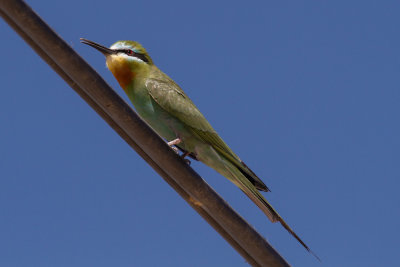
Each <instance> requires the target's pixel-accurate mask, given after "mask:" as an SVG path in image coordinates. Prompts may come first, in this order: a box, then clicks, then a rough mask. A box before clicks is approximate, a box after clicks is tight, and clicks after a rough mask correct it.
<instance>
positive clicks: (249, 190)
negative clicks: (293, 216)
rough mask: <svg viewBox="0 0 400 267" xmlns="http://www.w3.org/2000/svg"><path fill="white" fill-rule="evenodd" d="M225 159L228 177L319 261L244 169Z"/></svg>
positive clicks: (272, 220) (271, 219)
mask: <svg viewBox="0 0 400 267" xmlns="http://www.w3.org/2000/svg"><path fill="white" fill-rule="evenodd" d="M222 159H223V160H224V165H225V166H226V168H227V170H228V172H229V173H230V174H231V177H227V178H228V179H229V180H230V181H232V182H233V183H234V184H235V185H236V186H238V187H239V188H240V189H241V190H242V191H243V192H244V193H245V194H246V195H247V196H248V197H249V198H250V199H251V200H252V201H253V202H254V203H255V204H256V205H257V206H258V207H259V208H260V209H261V210H262V211H263V212H264V213H265V215H267V217H268V218H269V219H270V221H271V222H273V223H274V222H280V223H281V225H282V226H283V227H284V228H285V229H286V230H287V231H288V232H289V233H290V234H291V235H292V236H293V237H294V238H296V239H297V241H299V242H300V244H302V245H303V247H304V248H305V249H307V251H309V252H310V253H312V254H313V255H314V256H315V257H316V258H317V259H318V260H319V261H320V259H319V258H318V256H317V255H315V254H314V253H313V252H312V251H311V250H310V248H309V247H308V246H307V245H306V244H305V243H304V242H303V240H301V238H300V237H299V236H298V235H297V234H296V233H295V232H294V231H293V230H292V228H290V227H289V225H288V224H287V223H286V222H285V221H284V220H283V219H282V217H281V216H280V215H279V214H278V212H276V210H275V209H274V208H273V207H272V206H271V204H269V203H268V201H267V200H266V199H265V198H264V197H263V196H262V195H261V193H260V192H259V191H258V190H257V189H256V187H255V186H254V185H253V183H252V182H251V181H250V180H249V179H248V178H247V177H246V176H244V175H243V173H242V171H241V170H240V169H239V168H238V167H236V165H234V164H232V163H231V162H230V161H229V160H227V159H225V158H222Z"/></svg>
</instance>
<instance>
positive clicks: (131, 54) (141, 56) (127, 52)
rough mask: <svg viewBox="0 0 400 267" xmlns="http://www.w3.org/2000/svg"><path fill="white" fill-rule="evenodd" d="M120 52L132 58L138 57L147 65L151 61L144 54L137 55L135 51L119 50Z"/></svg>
mask: <svg viewBox="0 0 400 267" xmlns="http://www.w3.org/2000/svg"><path fill="white" fill-rule="evenodd" d="M118 52H121V53H124V54H126V55H128V56H131V57H136V58H138V59H141V60H143V61H144V62H146V63H148V62H149V60H148V59H147V57H146V56H145V55H144V54H140V53H136V52H135V51H133V50H131V49H119V50H118Z"/></svg>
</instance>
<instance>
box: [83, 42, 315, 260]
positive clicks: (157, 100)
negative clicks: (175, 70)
mask: <svg viewBox="0 0 400 267" xmlns="http://www.w3.org/2000/svg"><path fill="white" fill-rule="evenodd" d="M81 42H82V43H84V44H87V45H90V46H92V47H94V48H96V49H97V50H98V51H100V52H101V53H102V54H103V55H104V56H105V57H106V64H107V67H108V68H109V70H110V71H111V72H112V74H113V75H114V76H115V78H116V79H117V81H118V83H119V84H120V86H121V87H122V89H124V91H125V92H126V94H127V95H128V97H129V99H130V100H131V101H132V103H133V105H134V106H135V108H136V110H137V112H138V113H139V115H140V116H141V117H142V118H143V119H144V120H145V121H146V122H147V123H149V124H150V126H151V127H152V128H153V129H154V130H155V131H156V132H157V133H158V134H160V135H161V136H162V137H164V138H165V139H166V140H167V141H168V144H169V145H170V146H177V147H178V148H179V149H181V150H182V151H183V157H185V156H188V155H189V156H191V157H192V158H195V159H197V160H199V161H201V162H203V163H204V164H206V165H208V166H210V167H211V168H213V169H215V170H216V171H217V172H219V173H220V174H222V175H223V176H225V177H226V178H228V179H229V180H230V181H231V182H233V183H234V184H235V185H236V186H238V187H239V188H240V189H241V190H242V191H243V192H244V193H245V194H246V195H247V196H248V197H249V198H250V199H251V200H252V201H253V202H254V203H255V204H256V205H257V206H258V207H259V208H260V209H261V210H262V211H263V212H264V213H265V215H267V217H268V218H269V219H270V221H271V222H280V223H281V224H282V226H283V227H284V228H285V229H286V230H287V231H289V233H290V234H292V235H293V236H294V237H295V238H296V239H297V240H298V241H299V242H300V243H301V244H302V245H303V246H304V247H305V248H306V249H307V250H308V251H310V249H309V247H308V246H307V245H306V244H305V243H304V242H303V241H302V240H301V239H300V238H299V236H298V235H297V234H296V233H295V232H294V231H293V230H292V229H291V228H290V227H289V225H288V224H287V223H286V222H285V221H284V220H283V219H282V217H281V216H280V215H279V214H278V213H277V212H276V211H275V209H274V208H273V207H272V206H271V204H269V203H268V201H267V200H266V199H265V198H264V197H263V196H262V195H261V193H260V192H259V191H266V192H268V191H270V190H269V189H268V187H267V186H266V185H265V184H264V183H263V181H261V179H260V178H258V177H257V175H256V174H255V173H254V172H253V171H252V170H250V169H249V168H248V167H247V166H246V164H244V163H243V161H242V160H241V159H240V158H239V157H238V156H237V155H236V154H235V153H234V152H233V151H232V150H231V149H230V148H229V147H228V145H227V144H226V143H225V142H224V141H223V140H222V138H221V137H220V136H219V135H218V134H217V132H216V131H215V130H214V128H213V127H212V126H211V125H210V123H209V122H208V121H207V120H206V118H205V117H204V116H203V114H201V112H200V111H199V110H198V108H197V107H196V106H195V105H194V104H193V102H192V101H191V100H190V98H189V97H188V96H187V95H186V94H185V92H184V91H183V90H182V89H181V88H180V87H179V85H177V84H176V83H175V82H174V81H173V80H172V79H171V78H170V77H168V76H167V75H166V74H165V73H163V72H162V71H161V70H160V69H159V68H157V66H156V65H155V64H154V63H153V60H152V59H151V57H150V56H149V54H148V53H147V52H146V50H145V49H144V48H143V46H142V45H140V44H139V43H138V42H134V41H118V42H116V43H114V44H113V45H111V47H110V48H107V47H105V46H103V45H100V44H98V43H95V42H93V41H89V40H87V39H84V38H81ZM310 252H311V251H310Z"/></svg>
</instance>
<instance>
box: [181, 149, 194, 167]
mask: <svg viewBox="0 0 400 267" xmlns="http://www.w3.org/2000/svg"><path fill="white" fill-rule="evenodd" d="M189 154H190V152H187V151H186V152H185V153H183V154H182V155H181V158H182V159H183V161H185V162H186V164H187V165H190V164H191V163H192V162H191V161H190V160H188V159H185V157H187V156H188V155H189Z"/></svg>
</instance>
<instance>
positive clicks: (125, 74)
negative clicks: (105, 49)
mask: <svg viewBox="0 0 400 267" xmlns="http://www.w3.org/2000/svg"><path fill="white" fill-rule="evenodd" d="M106 64H107V67H108V68H109V69H110V71H111V72H112V74H113V75H114V77H115V79H117V81H118V83H119V85H120V86H121V87H122V89H124V90H125V91H126V90H127V88H128V86H129V84H131V83H132V81H133V79H134V78H135V76H136V73H134V72H133V71H132V70H131V68H130V66H129V64H128V63H127V62H126V61H124V60H122V59H121V58H118V57H113V56H111V57H107V62H106Z"/></svg>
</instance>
